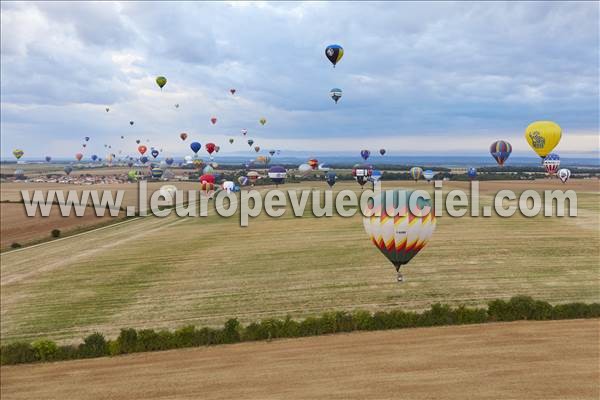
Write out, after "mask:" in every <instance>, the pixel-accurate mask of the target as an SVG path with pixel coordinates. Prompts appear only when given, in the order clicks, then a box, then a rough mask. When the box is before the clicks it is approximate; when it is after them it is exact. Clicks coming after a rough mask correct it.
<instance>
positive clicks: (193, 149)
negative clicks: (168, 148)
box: [190, 142, 202, 153]
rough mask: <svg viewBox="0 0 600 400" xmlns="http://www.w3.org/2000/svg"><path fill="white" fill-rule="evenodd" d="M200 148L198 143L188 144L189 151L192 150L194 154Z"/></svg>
mask: <svg viewBox="0 0 600 400" xmlns="http://www.w3.org/2000/svg"><path fill="white" fill-rule="evenodd" d="M200 148H202V145H201V144H200V143H198V142H192V143H190V149H192V151H193V152H194V153H198V151H200Z"/></svg>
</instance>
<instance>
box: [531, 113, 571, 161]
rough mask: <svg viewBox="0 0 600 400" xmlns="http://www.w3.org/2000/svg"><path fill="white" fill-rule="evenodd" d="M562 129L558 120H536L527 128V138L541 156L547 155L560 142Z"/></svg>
mask: <svg viewBox="0 0 600 400" xmlns="http://www.w3.org/2000/svg"><path fill="white" fill-rule="evenodd" d="M561 136H562V129H561V128H560V126H559V125H558V124H557V123H556V122H552V121H535V122H533V123H531V124H529V126H528V127H527V129H525V139H526V140H527V143H529V146H531V148H532V149H533V151H535V152H536V153H537V154H538V155H539V156H540V157H542V158H544V157H546V156H547V155H548V154H549V153H550V152H551V151H552V150H553V149H554V148H555V147H556V145H557V144H558V142H560V138H561Z"/></svg>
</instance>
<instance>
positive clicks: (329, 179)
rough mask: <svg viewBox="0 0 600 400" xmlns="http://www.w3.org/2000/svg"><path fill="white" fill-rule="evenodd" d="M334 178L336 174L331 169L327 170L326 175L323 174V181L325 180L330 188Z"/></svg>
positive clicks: (333, 183)
mask: <svg viewBox="0 0 600 400" xmlns="http://www.w3.org/2000/svg"><path fill="white" fill-rule="evenodd" d="M336 179H337V176H336V174H335V172H333V171H329V172H328V173H327V175H325V182H327V184H328V185H329V187H330V188H332V187H333V185H335V181H336Z"/></svg>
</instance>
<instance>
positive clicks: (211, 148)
mask: <svg viewBox="0 0 600 400" xmlns="http://www.w3.org/2000/svg"><path fill="white" fill-rule="evenodd" d="M204 147H205V148H206V151H207V152H208V154H212V153H213V152H214V151H215V149H216V148H217V145H216V144H214V143H206V145H204Z"/></svg>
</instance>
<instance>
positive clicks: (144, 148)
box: [138, 144, 148, 155]
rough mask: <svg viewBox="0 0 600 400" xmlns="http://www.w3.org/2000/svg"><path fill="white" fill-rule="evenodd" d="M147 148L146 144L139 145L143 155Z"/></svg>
mask: <svg viewBox="0 0 600 400" xmlns="http://www.w3.org/2000/svg"><path fill="white" fill-rule="evenodd" d="M147 150H148V148H147V147H146V146H144V145H143V144H142V145H140V146H138V151H139V152H140V154H141V155H144V154H145V153H146V151H147Z"/></svg>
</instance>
